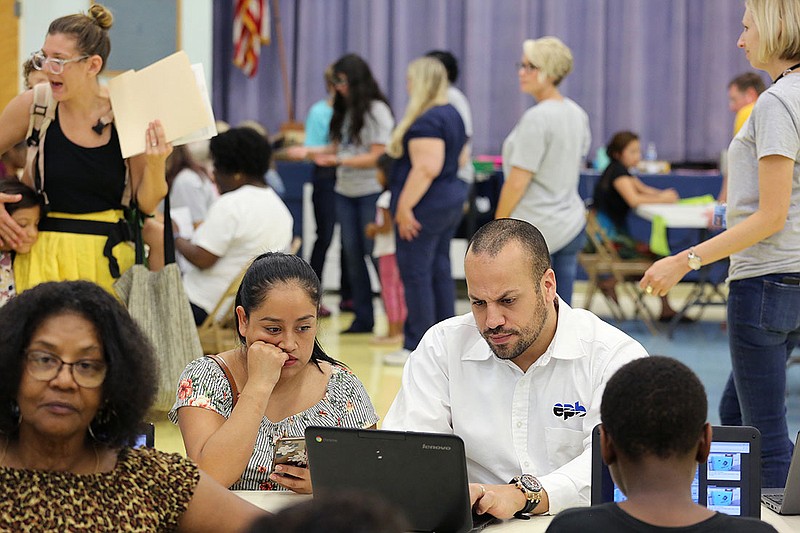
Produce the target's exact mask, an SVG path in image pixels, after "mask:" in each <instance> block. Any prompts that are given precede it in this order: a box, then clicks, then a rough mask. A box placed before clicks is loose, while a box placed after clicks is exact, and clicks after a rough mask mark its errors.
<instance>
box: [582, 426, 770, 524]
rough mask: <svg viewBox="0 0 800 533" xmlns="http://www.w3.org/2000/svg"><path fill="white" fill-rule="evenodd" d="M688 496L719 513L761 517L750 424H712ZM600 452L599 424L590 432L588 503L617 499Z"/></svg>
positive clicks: (757, 457) (757, 458) (757, 453)
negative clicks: (705, 452) (707, 449)
mask: <svg viewBox="0 0 800 533" xmlns="http://www.w3.org/2000/svg"><path fill="white" fill-rule="evenodd" d="M692 499H693V500H694V502H695V503H699V504H700V505H704V506H706V507H708V508H709V509H712V510H714V511H718V512H720V513H725V514H730V515H735V516H750V517H754V518H761V503H760V500H761V433H760V432H759V431H758V430H757V429H756V428H754V427H750V426H713V437H712V440H711V453H710V454H709V456H708V460H707V461H706V462H705V463H704V464H702V465H699V466H698V468H697V472H696V473H695V476H694V482H692ZM624 500H625V495H624V494H623V493H622V491H621V490H620V489H619V488H618V487H617V486H616V484H615V483H614V481H613V480H612V479H611V473H610V472H609V471H608V466H607V465H606V464H605V463H604V462H603V458H602V456H601V454H600V425H599V424H598V425H597V426H595V428H594V430H593V431H592V505H598V504H601V503H607V502H621V501H624Z"/></svg>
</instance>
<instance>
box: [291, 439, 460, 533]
mask: <svg viewBox="0 0 800 533" xmlns="http://www.w3.org/2000/svg"><path fill="white" fill-rule="evenodd" d="M305 435H306V448H307V450H308V462H309V467H310V469H311V481H312V483H313V485H314V494H315V495H324V494H325V493H326V492H327V493H329V492H335V491H341V490H345V489H347V490H356V491H363V492H368V493H370V494H377V495H378V496H381V497H383V498H384V499H385V500H386V501H388V502H389V503H391V504H394V505H396V506H397V507H398V508H399V509H400V510H401V511H403V512H404V513H405V515H406V518H407V520H408V522H409V524H410V525H411V530H412V531H469V530H470V528H471V527H472V514H471V511H470V505H469V488H468V484H467V466H466V458H465V454H464V442H463V441H462V440H461V439H460V438H459V437H457V436H455V435H448V434H439V433H413V432H401V431H380V430H369V429H367V430H360V429H345V428H330V427H315V426H310V427H308V428H307V429H306V432H305Z"/></svg>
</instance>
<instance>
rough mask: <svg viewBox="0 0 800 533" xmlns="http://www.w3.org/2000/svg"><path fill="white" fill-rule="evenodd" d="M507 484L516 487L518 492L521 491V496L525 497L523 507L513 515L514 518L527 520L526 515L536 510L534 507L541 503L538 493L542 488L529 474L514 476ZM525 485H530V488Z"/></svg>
mask: <svg viewBox="0 0 800 533" xmlns="http://www.w3.org/2000/svg"><path fill="white" fill-rule="evenodd" d="M509 484H511V485H514V486H515V487H517V488H518V489H519V490H520V491H522V494H524V495H525V505H524V506H523V507H522V509H520V510H519V511H517V512H516V513H514V516H515V517H516V518H522V519H525V520H527V519H528V518H530V516H528V513H530V512H532V511H533V510H534V509H536V506H537V505H539V502H540V501H541V495H540V493H541V490H542V486H541V484H540V483H539V480H538V479H536V478H535V477H533V476H532V475H530V474H522V475H521V476H515V477H514V478H513V479H512V480H511V481H509ZM526 485H531V486H530V488H529V487H527V486H526ZM537 487H538V490H537Z"/></svg>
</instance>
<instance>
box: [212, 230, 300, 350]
mask: <svg viewBox="0 0 800 533" xmlns="http://www.w3.org/2000/svg"><path fill="white" fill-rule="evenodd" d="M302 244H303V240H302V239H301V238H300V237H299V236H295V237H294V239H292V242H291V244H290V245H289V250H290V253H292V254H294V255H297V253H298V252H299V251H300V248H301V246H302ZM248 268H250V263H249V262H248V263H247V264H246V265H245V266H244V268H243V269H242V271H241V272H240V273H239V275H237V276H236V277H235V278H233V280H232V281H231V284H230V285H228V288H227V289H225V292H224V293H223V294H222V297H221V298H220V299H219V301H218V302H217V305H215V306H214V310H213V311H211V312H210V313H209V314H208V316H207V317H206V319H205V320H204V321H203V323H202V324H200V325H199V326H197V334H198V335H199V336H200V344H201V345H202V346H203V352H205V353H207V354H218V353H221V352H224V351H225V350H230V349H231V348H233V347H234V346H236V343H237V341H238V336H237V334H238V332H237V331H236V320H234V318H233V307H234V303H235V301H236V291H238V290H239V285H241V284H242V278H244V274H245V272H247V269H248Z"/></svg>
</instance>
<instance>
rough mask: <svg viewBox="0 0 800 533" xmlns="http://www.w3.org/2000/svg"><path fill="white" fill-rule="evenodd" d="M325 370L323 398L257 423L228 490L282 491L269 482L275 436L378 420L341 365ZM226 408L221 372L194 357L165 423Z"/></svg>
mask: <svg viewBox="0 0 800 533" xmlns="http://www.w3.org/2000/svg"><path fill="white" fill-rule="evenodd" d="M309 364H313V363H309ZM331 368H332V373H331V377H330V379H329V380H328V387H327V390H326V391H325V395H324V396H323V398H322V399H321V400H320V401H319V402H318V403H317V404H316V405H314V406H313V407H311V408H309V409H306V410H305V411H303V412H301V413H297V414H295V415H292V416H289V417H287V418H285V419H283V420H281V421H279V422H272V421H271V420H269V419H268V418H267V417H264V418H262V419H261V426H260V427H259V429H258V436H257V437H256V443H255V447H254V449H253V455H252V456H250V461H249V462H248V463H247V467H246V468H245V470H244V472H243V473H242V476H241V477H240V478H239V480H238V481H237V482H236V483H234V484H233V485H232V486H231V487H230V488H231V490H287V489H285V488H283V487H281V486H280V485H278V484H277V483H275V482H273V481H271V480H270V479H269V474H270V472H272V461H273V456H274V453H275V443H276V442H277V440H278V439H279V438H281V437H302V436H303V435H304V433H305V429H306V427H308V426H331V427H345V428H367V427H370V426H372V425H374V424H376V423H377V422H378V414H377V413H376V412H375V408H374V407H373V406H372V401H371V400H370V399H369V396H368V395H367V391H366V390H365V389H364V385H363V384H362V383H361V381H359V379H358V378H357V377H356V376H355V375H354V374H353V373H352V372H351V371H350V370H348V369H347V368H345V367H343V366H339V365H331ZM232 405H233V402H232V398H231V387H230V383H228V379H227V378H226V377H225V373H224V372H223V371H222V369H221V368H220V367H219V365H218V364H217V363H216V362H215V361H213V360H212V359H210V358H208V357H200V358H198V359H195V360H194V361H192V362H191V363H189V364H188V365H187V367H186V368H185V369H184V371H183V373H182V374H181V377H180V382H179V383H178V392H177V395H176V399H175V405H173V406H172V410H171V411H170V412H169V419H170V420H171V421H172V422H173V423H177V422H178V409H180V408H181V407H186V406H192V407H201V408H203V409H209V410H211V411H214V412H215V413H218V414H220V415H222V416H224V417H225V418H228V417H229V416H230V415H231V411H232V410H233V408H232Z"/></svg>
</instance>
